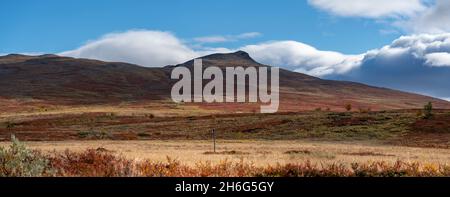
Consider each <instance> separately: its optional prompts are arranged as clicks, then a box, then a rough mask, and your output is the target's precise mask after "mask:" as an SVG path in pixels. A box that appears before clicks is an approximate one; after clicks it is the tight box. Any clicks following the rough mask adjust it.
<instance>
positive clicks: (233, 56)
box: [201, 51, 256, 63]
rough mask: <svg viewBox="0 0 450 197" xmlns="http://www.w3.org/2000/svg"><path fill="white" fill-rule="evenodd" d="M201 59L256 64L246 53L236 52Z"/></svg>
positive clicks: (216, 54)
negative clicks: (240, 61)
mask: <svg viewBox="0 0 450 197" xmlns="http://www.w3.org/2000/svg"><path fill="white" fill-rule="evenodd" d="M201 58H202V59H208V60H245V61H250V62H253V63H256V61H255V60H254V59H253V58H251V57H250V55H249V54H248V53H247V52H245V51H236V52H234V53H215V54H211V55H207V56H204V57H201Z"/></svg>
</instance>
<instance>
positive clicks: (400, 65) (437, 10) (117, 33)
mask: <svg viewBox="0 0 450 197" xmlns="http://www.w3.org/2000/svg"><path fill="white" fill-rule="evenodd" d="M449 24H450V1H448V0H377V1H373V0H305V1H298V0H279V1H269V0H258V1H257V0H246V1H242V0H240V1H238V0H226V1H225V0H223V1H219V0H218V1H207V0H164V1H163V0H160V1H158V0H152V1H147V0H90V1H88V0H77V1H71V0H40V1H35V0H2V1H1V3H0V27H1V29H0V54H8V53H25V54H42V53H54V54H59V55H64V56H71V57H78V58H91V59H99V60H104V61H122V62H129V63H134V64H138V65H142V66H148V67H158V66H165V65H169V64H177V63H181V62H184V61H187V60H189V59H192V58H195V57H199V56H203V55H207V54H211V53H217V52H233V51H236V50H244V51H247V52H248V53H249V54H250V55H251V56H252V57H253V58H254V59H256V60H257V61H259V62H261V63H264V64H268V65H273V66H279V67H282V68H285V69H289V70H292V71H296V72H302V73H306V74H309V75H314V76H317V77H322V78H326V79H338V80H351V81H357V82H362V83H367V84H370V85H375V86H381V87H388V88H394V89H399V90H404V91H409V92H415V93H420V94H426V95H431V96H435V97H439V98H443V99H448V100H450V88H448V86H449V85H450V25H449Z"/></svg>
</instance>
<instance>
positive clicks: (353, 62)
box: [241, 41, 363, 76]
mask: <svg viewBox="0 0 450 197" xmlns="http://www.w3.org/2000/svg"><path fill="white" fill-rule="evenodd" d="M241 50H243V51H246V52H248V53H249V54H250V55H251V56H252V57H253V58H254V59H256V60H257V61H260V62H262V63H265V64H270V65H274V66H283V67H285V68H288V69H290V70H295V71H298V72H303V73H307V74H310V75H314V76H323V75H328V74H333V73H345V72H347V71H349V70H351V69H352V68H354V67H356V66H358V65H359V63H360V61H361V60H362V58H363V56H361V55H344V54H341V53H338V52H333V51H320V50H317V49H316V48H314V47H312V46H309V45H307V44H304V43H301V42H296V41H274V42H268V43H262V44H256V45H248V46H244V47H242V48H241Z"/></svg>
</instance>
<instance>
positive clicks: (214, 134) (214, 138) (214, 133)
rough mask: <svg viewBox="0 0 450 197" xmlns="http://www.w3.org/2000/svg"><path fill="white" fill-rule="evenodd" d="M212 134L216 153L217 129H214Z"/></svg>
mask: <svg viewBox="0 0 450 197" xmlns="http://www.w3.org/2000/svg"><path fill="white" fill-rule="evenodd" d="M211 135H212V138H213V145H214V153H216V131H215V130H214V129H213V130H212V131H211Z"/></svg>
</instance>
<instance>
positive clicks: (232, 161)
mask: <svg viewBox="0 0 450 197" xmlns="http://www.w3.org/2000/svg"><path fill="white" fill-rule="evenodd" d="M422 113H423V112H422V111H421V110H393V111H376V112H372V111H368V110H359V111H352V112H332V111H328V110H323V109H316V110H314V111H309V112H295V113H294V112H286V113H277V114H256V113H235V114H226V113H220V112H215V111H208V110H204V109H200V108H197V107H195V106H184V105H180V106H175V105H161V106H147V107H146V106H135V107H133V108H130V107H129V106H109V107H105V106H98V107H90V108H83V107H76V108H53V109H47V110H42V111H33V110H32V111H29V112H21V113H16V112H14V113H6V112H3V113H2V114H0V138H1V140H2V141H3V142H0V147H4V148H5V149H3V150H7V148H6V147H8V146H9V145H10V144H11V142H9V139H10V136H11V135H15V136H16V137H17V138H18V139H20V140H22V141H24V143H25V145H26V146H27V147H28V148H30V149H31V150H33V151H31V152H34V151H38V152H39V154H38V156H37V157H38V158H41V157H42V158H44V159H43V160H42V161H50V163H48V164H46V165H45V166H46V167H43V168H42V169H47V168H49V169H50V168H51V169H53V167H55V166H56V167H57V168H56V171H58V173H57V176H256V175H264V176H291V175H292V174H290V173H291V171H292V170H294V171H295V173H294V174H293V175H292V176H309V175H311V176H312V175H317V176H333V175H335V176H360V175H361V174H360V172H363V173H362V175H364V176H365V175H368V176H393V175H395V176H397V175H399V176H443V175H444V176H448V173H450V170H449V167H448V166H449V164H450V111H448V110H434V111H433V116H432V117H431V118H427V119H424V118H423V114H422ZM213 129H214V130H215V132H216V137H217V144H216V146H217V150H216V152H215V153H214V152H213V148H212V147H213V144H212V140H211V130H213ZM86 150H88V151H87V152H86ZM67 151H69V152H67ZM14 152H17V151H12V152H11V153H14ZM25 152H27V151H25ZM28 153H29V152H27V154H28ZM39 155H43V156H39ZM72 157H73V158H72ZM8 158H14V156H12V157H8ZM32 158H34V157H32ZM78 160H82V161H78ZM39 161H41V160H39ZM73 161H78V162H81V163H82V164H83V165H84V167H80V166H74V165H75V164H72V162H73ZM2 162H3V163H1V162H0V168H2V167H1V166H2V165H6V166H7V160H2ZM5 162H6V163H5ZM108 162H113V163H114V162H116V164H114V165H117V166H116V167H114V169H109V170H108V168H107V166H108ZM63 164H64V165H63ZM128 165H131V166H128ZM174 165H175V167H174V168H173V169H172V167H173V166H174ZM224 165H225V166H224ZM311 165H312V166H311ZM124 166H125V167H126V166H128V167H126V168H124ZM161 166H162V167H161ZM164 166H169V167H167V169H166V168H164ZM355 166H356V167H355ZM3 167H4V166H3ZM77 168H80V169H85V170H84V171H83V170H82V171H80V170H77ZM128 168H130V169H133V170H132V171H127V169H128ZM291 168H293V169H291ZM360 168H361V169H360ZM144 169H145V170H144ZM149 169H151V170H149ZM223 169H227V170H225V171H223ZM61 170H62V171H61ZM67 170H68V171H70V173H69V172H67ZM154 170H156V171H154ZM161 170H162V171H161ZM3 171H5V170H3ZM6 171H7V170H6ZM44 171H45V170H44ZM98 171H99V172H102V173H97V172H98ZM172 171H173V172H172ZM397 171H399V173H400V172H401V173H400V174H398V173H397ZM13 172H14V170H13ZM42 173H43V174H40V175H38V176H47V175H49V176H50V175H51V176H53V175H55V174H45V173H48V172H47V171H45V173H44V172H42ZM105 173H106V174H105ZM109 173H112V174H109ZM155 173H156V174H155ZM177 173H178V174H177ZM261 173H262V174H261ZM311 173H312V174H311ZM26 175H27V174H18V175H17V176H26ZM7 176H11V175H7Z"/></svg>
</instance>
